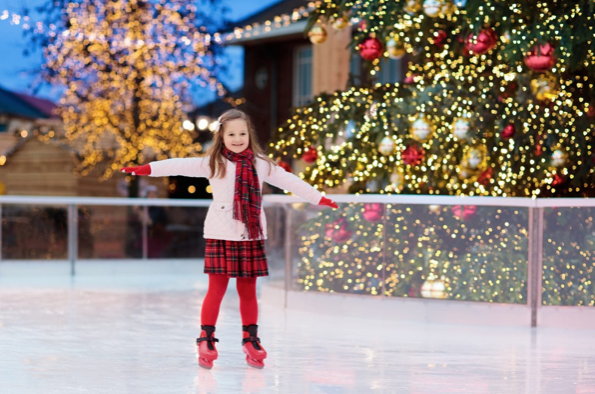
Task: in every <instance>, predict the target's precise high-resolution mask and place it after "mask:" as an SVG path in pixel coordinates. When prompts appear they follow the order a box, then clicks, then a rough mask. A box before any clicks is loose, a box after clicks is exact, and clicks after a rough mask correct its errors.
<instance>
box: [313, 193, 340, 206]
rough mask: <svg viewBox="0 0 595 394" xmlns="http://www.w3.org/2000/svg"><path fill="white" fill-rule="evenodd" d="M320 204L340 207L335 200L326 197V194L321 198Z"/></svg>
mask: <svg viewBox="0 0 595 394" xmlns="http://www.w3.org/2000/svg"><path fill="white" fill-rule="evenodd" d="M318 205H326V206H327V207H331V208H335V209H337V208H339V206H338V205H337V204H336V203H335V202H334V201H333V200H329V199H328V198H326V197H324V196H323V197H322V198H321V199H320V202H319V203H318Z"/></svg>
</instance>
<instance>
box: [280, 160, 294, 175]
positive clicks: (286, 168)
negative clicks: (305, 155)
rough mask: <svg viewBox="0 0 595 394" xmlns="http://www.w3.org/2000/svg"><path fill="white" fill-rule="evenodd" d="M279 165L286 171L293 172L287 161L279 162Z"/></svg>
mask: <svg viewBox="0 0 595 394" xmlns="http://www.w3.org/2000/svg"><path fill="white" fill-rule="evenodd" d="M277 164H279V167H281V168H283V169H284V170H285V171H287V172H292V170H291V166H290V165H289V163H287V162H285V161H282V160H279V161H278V162H277Z"/></svg>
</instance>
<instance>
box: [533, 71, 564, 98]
mask: <svg viewBox="0 0 595 394" xmlns="http://www.w3.org/2000/svg"><path fill="white" fill-rule="evenodd" d="M531 91H532V92H533V94H534V95H535V97H536V98H537V100H541V101H543V100H553V99H555V98H556V97H558V94H559V93H560V87H559V85H558V80H557V79H556V77H555V76H554V75H553V74H552V73H545V74H541V75H539V76H538V77H537V78H535V79H533V80H531Z"/></svg>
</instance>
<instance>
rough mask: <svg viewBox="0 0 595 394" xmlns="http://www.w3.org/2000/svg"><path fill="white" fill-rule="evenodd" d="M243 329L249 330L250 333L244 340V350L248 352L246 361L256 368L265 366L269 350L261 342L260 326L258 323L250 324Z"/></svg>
mask: <svg viewBox="0 0 595 394" xmlns="http://www.w3.org/2000/svg"><path fill="white" fill-rule="evenodd" d="M242 330H243V331H247V332H248V334H249V335H250V336H249V337H247V338H244V339H243V340H242V345H243V347H242V350H243V351H244V353H245V354H246V362H247V363H248V365H249V366H251V367H254V368H263V367H264V362H263V361H262V360H264V359H265V358H266V357H267V352H266V350H264V348H263V347H262V345H261V344H260V338H258V337H257V336H256V335H257V332H258V326H257V325H256V324H250V325H249V326H242Z"/></svg>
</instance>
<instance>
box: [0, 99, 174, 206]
mask: <svg viewBox="0 0 595 394" xmlns="http://www.w3.org/2000/svg"><path fill="white" fill-rule="evenodd" d="M54 109H55V104H54V103H52V102H51V101H48V100H44V99H40V98H37V97H32V96H28V95H24V94H19V93H15V92H11V91H9V90H6V89H2V88H0V194H9V195H28V196H97V197H125V196H127V194H126V189H127V185H126V179H125V176H124V174H119V173H118V174H116V175H115V176H114V177H112V178H111V179H109V180H107V181H100V179H99V178H100V176H101V170H102V168H101V167H98V168H97V169H96V170H95V171H94V172H93V173H92V174H90V175H88V176H85V177H79V176H76V175H75V174H74V169H75V163H76V160H75V159H76V157H77V154H78V152H77V150H76V148H73V147H72V146H70V145H66V144H64V143H62V142H60V141H59V140H58V139H56V138H48V137H49V136H50V135H61V134H63V133H64V130H63V127H62V121H61V119H60V118H59V117H57V116H56V115H55V114H54ZM166 182H167V180H164V179H161V178H143V179H142V180H141V189H142V187H143V186H145V185H148V184H154V185H156V186H158V189H159V195H160V197H167V195H168V193H167V184H166Z"/></svg>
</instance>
